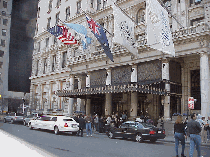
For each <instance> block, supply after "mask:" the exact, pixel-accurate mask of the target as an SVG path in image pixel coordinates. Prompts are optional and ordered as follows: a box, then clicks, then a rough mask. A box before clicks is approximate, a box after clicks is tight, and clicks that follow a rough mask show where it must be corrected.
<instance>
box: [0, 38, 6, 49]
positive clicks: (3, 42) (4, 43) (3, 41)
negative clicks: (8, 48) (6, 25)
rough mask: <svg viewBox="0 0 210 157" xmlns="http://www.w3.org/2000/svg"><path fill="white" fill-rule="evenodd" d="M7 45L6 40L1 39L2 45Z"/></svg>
mask: <svg viewBox="0 0 210 157" xmlns="http://www.w3.org/2000/svg"><path fill="white" fill-rule="evenodd" d="M5 45H6V41H5V40H3V39H1V46H2V47H5Z"/></svg>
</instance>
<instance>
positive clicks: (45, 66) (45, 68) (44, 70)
mask: <svg viewBox="0 0 210 157" xmlns="http://www.w3.org/2000/svg"><path fill="white" fill-rule="evenodd" d="M46 71H47V59H46V58H44V68H43V74H45V73H46Z"/></svg>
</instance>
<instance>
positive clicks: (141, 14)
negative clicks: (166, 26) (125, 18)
mask: <svg viewBox="0 0 210 157" xmlns="http://www.w3.org/2000/svg"><path fill="white" fill-rule="evenodd" d="M136 22H137V23H138V24H140V23H141V22H143V23H144V22H145V9H144V8H141V9H139V11H138V12H137V15H136Z"/></svg>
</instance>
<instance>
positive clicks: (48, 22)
mask: <svg viewBox="0 0 210 157" xmlns="http://www.w3.org/2000/svg"><path fill="white" fill-rule="evenodd" d="M50 23H51V17H49V18H48V19H47V29H49V28H50Z"/></svg>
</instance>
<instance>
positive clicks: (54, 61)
mask: <svg viewBox="0 0 210 157" xmlns="http://www.w3.org/2000/svg"><path fill="white" fill-rule="evenodd" d="M55 64H56V55H53V57H52V72H54V71H55Z"/></svg>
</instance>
